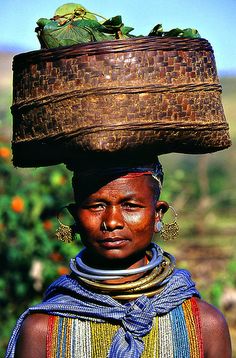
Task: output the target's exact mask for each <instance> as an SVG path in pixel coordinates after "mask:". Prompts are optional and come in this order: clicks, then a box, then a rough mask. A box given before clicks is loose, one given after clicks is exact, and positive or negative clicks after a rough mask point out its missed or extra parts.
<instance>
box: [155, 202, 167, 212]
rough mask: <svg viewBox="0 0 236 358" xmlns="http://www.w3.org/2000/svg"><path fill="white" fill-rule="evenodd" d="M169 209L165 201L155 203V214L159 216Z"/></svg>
mask: <svg viewBox="0 0 236 358" xmlns="http://www.w3.org/2000/svg"><path fill="white" fill-rule="evenodd" d="M168 209H169V204H168V203H167V202H166V201H157V203H156V212H157V213H158V214H159V213H160V212H161V214H165V213H166V212H167V210H168Z"/></svg>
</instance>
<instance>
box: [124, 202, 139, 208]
mask: <svg viewBox="0 0 236 358" xmlns="http://www.w3.org/2000/svg"><path fill="white" fill-rule="evenodd" d="M123 207H124V208H127V209H137V208H140V205H138V204H136V203H124V204H123Z"/></svg>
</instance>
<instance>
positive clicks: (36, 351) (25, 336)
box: [15, 313, 49, 358]
mask: <svg viewBox="0 0 236 358" xmlns="http://www.w3.org/2000/svg"><path fill="white" fill-rule="evenodd" d="M48 317H49V316H48V315H46V314H41V313H35V314H31V315H29V316H28V317H27V318H26V319H25V321H24V322H23V324H22V327H21V329H20V335H19V338H18V341H17V345H16V355H15V357H16V358H23V357H27V358H44V357H46V337H47V327H48Z"/></svg>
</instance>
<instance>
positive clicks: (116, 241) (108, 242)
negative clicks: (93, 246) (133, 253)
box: [99, 237, 129, 249]
mask: <svg viewBox="0 0 236 358" xmlns="http://www.w3.org/2000/svg"><path fill="white" fill-rule="evenodd" d="M128 241H129V240H128V239H124V238H121V237H110V238H106V239H102V240H99V244H100V245H101V246H102V247H105V248H112V249H114V248H116V247H117V248H118V247H122V246H125V245H126V243H127V242H128Z"/></svg>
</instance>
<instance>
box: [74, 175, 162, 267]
mask: <svg viewBox="0 0 236 358" xmlns="http://www.w3.org/2000/svg"><path fill="white" fill-rule="evenodd" d="M152 180H153V179H152V178H151V177H150V176H144V175H143V176H140V177H136V178H118V179H115V180H113V181H111V182H109V183H108V184H106V185H105V186H103V187H102V188H100V189H99V190H98V191H97V192H95V193H93V194H91V195H89V196H88V197H87V198H86V199H85V200H84V201H83V203H81V204H80V205H79V206H77V208H76V210H75V213H74V216H75V220H76V222H77V224H78V227H79V232H80V236H81V239H82V242H83V244H84V245H85V246H86V247H87V249H88V252H89V255H88V257H91V258H92V260H95V261H97V262H100V264H102V263H103V262H104V265H109V263H110V264H111V263H112V262H113V263H115V262H119V263H121V262H123V264H125V262H132V263H135V262H137V261H138V260H140V259H142V257H144V255H145V251H146V248H147V247H148V246H149V244H150V242H151V240H152V237H153V232H154V226H155V222H156V221H157V220H158V214H157V211H156V209H157V203H156V199H155V196H154V191H153V186H152ZM104 222H105V225H106V230H104V225H103V223H104Z"/></svg>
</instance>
